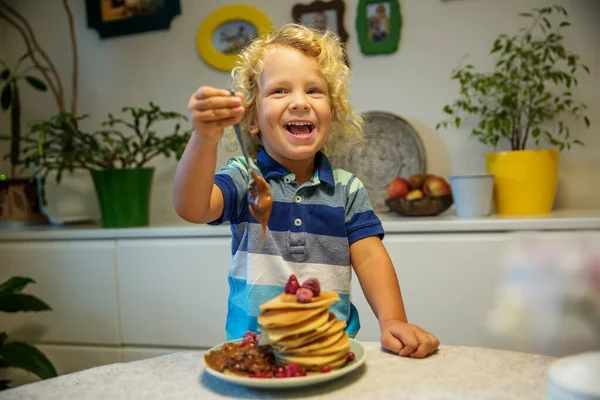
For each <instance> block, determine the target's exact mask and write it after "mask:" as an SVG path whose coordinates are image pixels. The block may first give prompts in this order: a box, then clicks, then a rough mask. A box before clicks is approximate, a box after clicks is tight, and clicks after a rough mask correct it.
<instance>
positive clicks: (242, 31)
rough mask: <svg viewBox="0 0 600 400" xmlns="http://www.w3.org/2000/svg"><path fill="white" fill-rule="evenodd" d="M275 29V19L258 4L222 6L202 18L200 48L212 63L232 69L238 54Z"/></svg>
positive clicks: (204, 56)
mask: <svg viewBox="0 0 600 400" xmlns="http://www.w3.org/2000/svg"><path fill="white" fill-rule="evenodd" d="M271 29H273V25H272V24H271V20H270V19H269V17H268V16H267V15H266V14H264V13H263V12H262V11H260V10H259V9H257V8H254V7H252V6H248V5H245V4H236V5H231V6H226V7H222V8H219V9H217V10H215V11H213V12H212V13H211V14H209V15H208V17H206V19H205V20H204V21H202V24H201V25H200V27H199V28H198V32H197V34H196V48H197V49H198V53H200V56H201V57H202V58H203V59H204V61H205V62H206V63H207V64H208V65H210V66H211V67H213V68H216V69H218V70H221V71H231V69H232V68H233V66H234V63H235V60H236V57H237V54H238V53H239V52H240V51H241V50H243V49H244V48H245V47H246V46H247V45H248V43H250V42H251V41H252V40H253V39H255V38H256V37H260V36H262V35H264V34H266V33H267V32H269V31H270V30H271Z"/></svg>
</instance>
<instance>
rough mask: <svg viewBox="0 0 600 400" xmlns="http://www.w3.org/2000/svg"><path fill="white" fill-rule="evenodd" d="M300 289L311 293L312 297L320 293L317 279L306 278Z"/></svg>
mask: <svg viewBox="0 0 600 400" xmlns="http://www.w3.org/2000/svg"><path fill="white" fill-rule="evenodd" d="M302 287H303V288H305V289H309V290H310V291H311V292H313V296H315V297H317V296H318V295H319V293H321V285H320V284H319V280H318V279H317V278H308V279H307V280H305V281H304V283H302Z"/></svg>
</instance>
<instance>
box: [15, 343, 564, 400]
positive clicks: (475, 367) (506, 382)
mask: <svg viewBox="0 0 600 400" xmlns="http://www.w3.org/2000/svg"><path fill="white" fill-rule="evenodd" d="M363 345H364V346H365V348H366V350H367V361H366V363H365V365H363V366H362V367H360V368H359V369H358V370H356V371H354V372H351V373H350V374H348V375H345V376H342V377H340V378H338V379H336V380H334V381H331V382H328V383H325V384H321V385H316V386H312V387H305V388H300V389H286V390H260V389H250V388H245V387H242V386H237V385H234V384H231V383H227V382H224V381H221V380H219V379H218V378H216V377H213V376H211V375H208V374H207V373H205V372H203V369H204V368H203V365H202V359H201V357H202V352H182V353H174V354H170V355H166V356H162V357H156V358H151V359H147V360H142V361H135V362H130V363H117V364H111V365H106V366H102V367H97V368H92V369H88V370H84V371H81V372H77V373H73V374H70V375H64V376H60V377H58V378H54V379H50V380H47V381H41V382H36V383H32V384H29V385H26V386H21V387H18V388H15V389H11V390H9V391H6V392H4V393H3V399H5V400H13V399H44V400H52V399H87V398H90V399H111V400H120V399H127V400H135V399H144V400H152V399H157V400H167V399H187V400H193V399H208V398H215V399H221V398H244V399H252V398H261V399H266V398H315V399H317V398H318V399H344V400H346V399H391V398H402V399H422V400H427V399H442V398H443V399H461V400H465V399H478V400H485V399H503V400H506V399H530V400H531V399H543V398H544V395H545V393H546V384H547V382H546V381H547V375H548V370H549V367H550V364H551V363H552V362H553V361H554V360H555V359H554V358H552V357H546V356H541V355H535V354H527V353H518V352H509V351H502V350H493V349H487V348H480V347H461V346H440V349H439V351H438V352H437V353H435V354H433V355H431V356H429V357H427V358H425V359H412V358H404V357H399V356H397V355H394V354H390V353H388V352H385V351H382V350H381V348H380V346H379V343H377V342H363Z"/></svg>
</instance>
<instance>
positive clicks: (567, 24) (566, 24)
mask: <svg viewBox="0 0 600 400" xmlns="http://www.w3.org/2000/svg"><path fill="white" fill-rule="evenodd" d="M559 26H560V27H561V28H562V27H563V26H571V23H569V22H567V21H563V22H561V23H560V25H559Z"/></svg>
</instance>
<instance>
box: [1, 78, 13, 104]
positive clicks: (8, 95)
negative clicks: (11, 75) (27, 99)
mask: <svg viewBox="0 0 600 400" xmlns="http://www.w3.org/2000/svg"><path fill="white" fill-rule="evenodd" d="M12 97H13V95H12V84H10V83H7V84H6V85H4V89H2V94H0V105H1V106H2V109H3V110H8V108H9V107H10V105H11V103H12Z"/></svg>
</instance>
